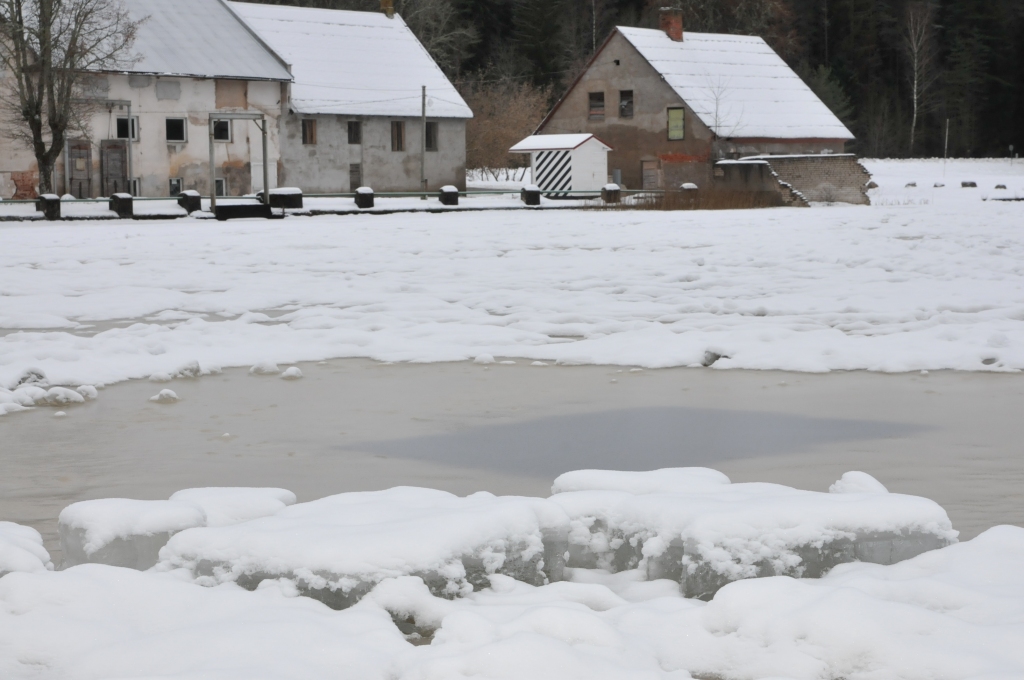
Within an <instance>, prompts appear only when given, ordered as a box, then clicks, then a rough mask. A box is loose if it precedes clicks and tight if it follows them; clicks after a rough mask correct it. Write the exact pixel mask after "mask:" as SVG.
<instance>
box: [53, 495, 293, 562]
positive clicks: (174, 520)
mask: <svg viewBox="0 0 1024 680" xmlns="http://www.w3.org/2000/svg"><path fill="white" fill-rule="evenodd" d="M295 501H296V498H295V494H294V493H292V492H291V491H288V490H286V489H265V488H247V487H227V488H223V487H210V488H202V489H185V490H183V491H179V492H177V493H175V494H174V495H173V496H171V498H170V500H166V501H139V500H130V499H125V498H105V499H100V500H93V501H81V502H79V503H74V504H72V505H69V506H68V507H66V508H64V510H63V511H62V512H61V513H60V517H59V519H58V530H59V533H60V545H61V551H62V552H63V554H64V565H65V566H74V565H77V564H85V563H99V564H107V565H112V566H118V567H129V568H133V569H148V568H150V567H152V566H153V565H155V564H156V563H157V561H158V555H159V553H160V549H161V548H163V547H164V545H166V544H167V541H168V540H169V539H170V538H171V536H173V535H174V534H176V533H178V532H180V531H183V530H185V529H190V528H193V527H207V526H209V527H223V526H229V525H232V524H238V523H241V522H247V521H249V520H253V519H257V518H260V517H266V516H268V515H273V514H275V513H278V512H280V511H281V510H284V509H285V508H286V507H287V506H289V505H292V504H294V503H295Z"/></svg>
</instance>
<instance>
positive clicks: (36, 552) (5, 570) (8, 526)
mask: <svg viewBox="0 0 1024 680" xmlns="http://www.w3.org/2000/svg"><path fill="white" fill-rule="evenodd" d="M48 570H49V571H52V570H53V563H52V562H50V553H48V552H46V548H44V547H43V537H42V536H41V535H40V534H39V532H38V531H36V530H35V529H33V528H32V527H24V526H21V525H20V524H15V523H14V522H3V521H0V576H3V575H4V574H9V573H11V572H14V571H27V572H38V571H48Z"/></svg>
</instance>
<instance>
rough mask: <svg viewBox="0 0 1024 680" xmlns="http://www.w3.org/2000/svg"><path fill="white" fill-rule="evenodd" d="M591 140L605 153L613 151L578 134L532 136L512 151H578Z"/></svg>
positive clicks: (511, 150)
mask: <svg viewBox="0 0 1024 680" xmlns="http://www.w3.org/2000/svg"><path fill="white" fill-rule="evenodd" d="M591 139H593V140H595V141H596V142H597V143H598V144H600V145H601V146H602V147H604V149H605V151H611V150H612V148H611V147H610V146H608V145H607V144H605V143H604V142H602V141H601V140H600V139H598V138H597V137H595V136H594V135H590V134H576V135H531V136H530V137H527V138H526V139H524V140H523V141H521V142H519V143H518V144H516V145H515V146H513V147H512V148H511V149H509V151H510V152H512V153H530V152H532V151H571V150H572V149H578V148H579V147H581V146H583V145H584V144H586V143H587V142H589V141H590V140H591Z"/></svg>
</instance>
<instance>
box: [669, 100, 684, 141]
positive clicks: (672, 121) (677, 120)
mask: <svg viewBox="0 0 1024 680" xmlns="http://www.w3.org/2000/svg"><path fill="white" fill-rule="evenodd" d="M668 138H669V140H670V141H678V140H680V139H686V110H685V109H683V108H682V107H679V108H672V109H669V110H668Z"/></svg>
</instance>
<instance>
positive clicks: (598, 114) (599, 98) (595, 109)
mask: <svg viewBox="0 0 1024 680" xmlns="http://www.w3.org/2000/svg"><path fill="white" fill-rule="evenodd" d="M590 120H604V92H591V93H590Z"/></svg>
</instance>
